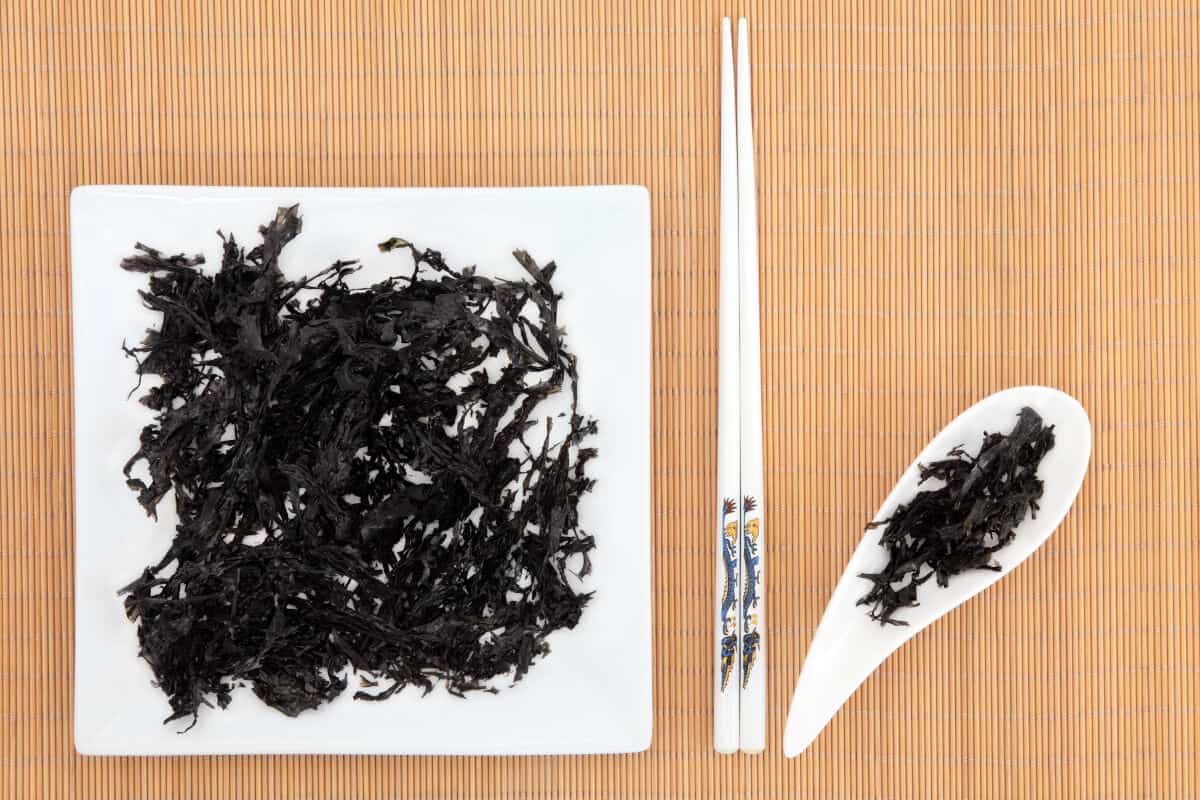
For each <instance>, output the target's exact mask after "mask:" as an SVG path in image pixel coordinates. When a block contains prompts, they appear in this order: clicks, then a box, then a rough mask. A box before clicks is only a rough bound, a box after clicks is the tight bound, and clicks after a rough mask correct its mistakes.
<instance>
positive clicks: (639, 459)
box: [71, 186, 653, 755]
mask: <svg viewBox="0 0 1200 800" xmlns="http://www.w3.org/2000/svg"><path fill="white" fill-rule="evenodd" d="M293 203H299V204H300V213H301V215H302V218H303V221H304V229H303V232H302V233H301V234H300V236H299V237H298V238H297V239H296V240H295V241H294V242H292V243H291V244H290V245H289V246H288V247H287V249H286V250H285V251H284V254H283V257H282V259H281V268H282V269H283V271H284V272H285V274H288V275H291V276H297V275H300V274H305V273H311V272H315V271H316V270H317V269H319V268H321V267H324V266H326V265H328V264H329V263H330V262H332V261H333V260H335V259H337V258H357V259H360V260H361V261H362V262H363V264H364V270H363V273H362V275H361V277H362V278H363V280H366V281H369V280H371V279H372V278H375V277H382V276H383V275H386V274H389V273H394V272H396V271H401V270H403V271H404V272H405V274H407V272H408V270H410V269H411V261H408V260H407V258H406V256H405V255H403V254H399V253H393V254H382V253H380V252H379V251H378V249H377V248H376V246H375V245H376V243H377V242H381V241H383V240H385V239H387V238H389V237H391V236H401V237H404V238H407V239H409V240H411V241H413V242H415V243H417V244H418V245H420V246H423V247H433V248H435V249H438V250H441V251H442V252H443V253H444V254H445V256H446V258H447V259H448V261H449V262H450V263H452V264H455V265H463V266H465V265H468V264H477V265H478V266H479V269H480V270H481V271H482V272H485V273H490V274H496V275H505V276H509V277H520V276H521V274H522V273H521V271H520V267H519V266H518V265H517V264H516V262H515V261H514V260H513V258H512V256H511V255H510V254H511V251H512V250H513V249H514V248H516V247H521V248H524V249H526V250H528V251H529V252H530V254H531V255H533V256H534V258H535V259H537V260H538V261H539V262H545V261H549V260H552V259H553V260H555V261H557V263H558V265H559V269H558V272H557V274H556V275H555V278H554V281H555V284H556V285H557V286H558V288H559V289H560V290H561V291H562V293H563V294H564V300H563V303H562V306H561V309H560V311H561V317H560V319H561V322H562V324H563V326H564V327H565V328H566V331H567V337H568V341H569V342H570V344H571V347H572V349H573V350H574V352H575V353H576V354H577V355H578V357H579V373H580V393H581V394H580V401H581V408H582V410H584V411H585V412H587V413H589V414H591V415H593V416H595V417H597V418H598V419H599V421H600V433H599V435H598V436H597V438H596V440H595V443H596V447H597V448H598V449H599V452H600V457H599V458H597V459H596V460H595V461H594V462H593V465H592V466H593V467H594V469H593V471H592V474H594V476H595V477H596V479H597V483H596V489H595V492H594V493H593V494H591V495H589V496H587V497H586V498H585V499H584V502H583V505H582V506H581V511H580V513H581V519H582V522H583V525H584V527H586V528H587V529H588V531H589V532H591V533H592V534H594V535H595V537H596V540H597V543H598V545H597V549H596V551H595V554H594V559H593V566H594V571H593V573H592V575H591V577H590V578H589V580H588V584H587V587H588V588H590V589H594V590H595V592H596V595H595V599H594V600H593V602H592V604H591V605H590V606H589V608H588V609H587V611H586V613H585V614H584V615H583V619H582V621H581V623H580V624H579V626H578V627H577V628H576V629H575V630H571V631H558V632H556V633H555V634H553V635H552V636H551V638H550V645H551V648H552V653H551V654H550V655H549V656H548V657H547V658H545V659H544V660H542V661H541V662H539V663H538V664H536V665H535V667H534V669H533V670H531V671H530V673H529V675H528V676H527V677H526V679H525V680H524V681H522V682H521V683H520V684H518V685H517V686H515V687H513V688H511V689H508V690H506V691H503V692H501V693H500V694H497V695H494V696H492V695H486V694H478V693H477V694H474V695H471V696H470V697H468V698H467V699H458V698H454V697H451V696H450V695H449V694H447V693H445V692H444V691H440V690H438V691H435V692H434V693H433V694H432V695H430V696H428V697H425V698H422V697H421V696H420V693H419V692H418V691H416V690H413V689H409V690H406V691H404V692H401V693H400V694H399V695H397V696H395V697H393V698H392V699H390V700H388V701H387V702H383V703H364V702H360V701H355V700H353V699H352V697H351V695H352V694H353V692H351V691H347V692H345V693H344V694H343V695H342V696H341V697H340V698H338V699H337V700H336V701H334V702H333V703H330V704H328V705H327V706H323V707H322V708H320V709H318V710H316V711H313V712H307V713H304V714H301V715H300V716H299V717H297V718H295V719H289V718H288V717H285V716H284V715H282V714H280V713H279V712H277V711H274V710H272V709H270V708H268V707H267V706H265V705H264V704H263V703H261V702H260V701H259V700H258V698H256V697H254V696H253V694H251V693H250V691H249V690H248V689H240V690H238V691H237V693H236V694H235V696H234V701H233V703H232V705H231V706H230V707H229V708H228V709H227V710H225V711H215V710H214V711H208V712H205V713H202V714H201V715H200V720H199V723H198V724H197V725H196V727H195V728H194V729H193V730H191V731H190V732H188V733H186V734H182V735H181V734H179V733H177V731H178V730H179V729H181V728H182V727H185V723H184V724H174V723H173V724H172V725H168V726H164V725H163V724H162V720H163V719H164V718H165V717H166V716H168V714H169V713H170V710H169V707H168V705H167V702H166V698H165V696H164V695H163V694H162V692H160V691H159V690H158V689H156V688H154V687H153V686H151V683H150V682H151V678H152V676H151V672H150V668H149V667H148V666H147V665H146V664H145V663H144V662H143V661H142V660H141V659H140V658H138V655H137V650H138V644H137V637H136V632H135V628H134V626H133V625H132V624H131V623H129V622H128V621H126V619H125V617H124V613H123V608H122V604H121V600H120V598H118V596H117V590H118V589H119V588H120V587H121V586H123V585H125V584H126V583H128V582H129V581H130V580H131V579H133V578H134V577H135V576H136V575H137V574H138V572H139V571H140V570H141V569H142V568H143V567H144V566H145V565H147V564H149V563H151V562H153V561H155V560H157V558H158V557H159V555H160V554H161V553H162V552H163V551H164V550H165V549H166V547H167V545H168V543H169V540H170V537H171V533H172V530H173V525H174V522H175V520H174V514H173V509H166V508H164V509H163V511H165V512H167V513H162V514H160V517H161V518H160V520H159V521H158V522H157V523H155V522H154V521H153V520H151V519H149V518H147V517H146V515H145V514H144V513H143V512H142V510H141V508H140V507H139V506H138V504H137V502H136V499H135V497H134V495H133V493H132V492H130V491H129V490H128V489H127V488H126V487H125V484H124V478H123V476H122V474H121V467H122V465H123V463H124V462H125V460H126V459H127V458H128V457H129V455H130V454H132V453H133V451H134V450H136V448H137V441H138V432H139V430H140V429H141V427H142V426H143V425H144V424H146V422H147V421H148V419H149V414H150V412H149V411H148V410H147V409H145V408H143V407H142V406H140V405H139V404H138V403H137V402H136V400H131V399H127V397H128V395H129V392H130V389H131V388H133V386H134V383H135V380H134V373H133V365H132V363H131V362H130V361H128V360H127V359H126V358H124V356H123V355H122V352H121V342H122V340H128V341H130V342H134V341H138V340H140V338H141V336H142V334H143V331H144V329H145V328H146V327H147V326H148V325H150V324H152V323H153V322H154V317H153V315H152V314H151V312H149V311H147V310H146V309H144V308H143V307H142V305H141V303H140V301H139V299H138V295H137V290H138V289H139V288H141V287H143V286H144V285H145V276H143V275H135V274H130V273H125V272H123V271H122V270H121V269H120V268H119V267H118V264H119V262H120V260H121V258H122V257H123V256H125V255H127V254H129V253H130V252H132V248H133V245H134V242H135V241H139V240H140V241H142V242H145V243H146V244H148V245H150V246H153V247H156V248H159V249H161V250H163V251H169V252H181V251H182V252H186V253H195V252H201V253H204V254H205V255H206V256H207V258H208V265H209V268H212V267H213V265H216V264H219V263H220V240H219V239H218V238H217V234H216V232H217V229H218V228H220V229H222V230H224V231H225V232H226V233H233V234H235V235H236V236H237V238H238V239H239V241H242V242H246V243H253V242H255V241H257V234H256V228H257V226H258V225H259V224H261V223H263V222H265V221H267V220H269V219H270V218H271V217H272V216H273V215H274V212H275V209H276V207H278V206H280V205H291V204H293ZM71 237H72V264H71V272H72V284H73V296H74V309H73V315H74V319H73V323H74V337H75V359H74V365H75V442H76V459H75V473H76V482H75V485H76V515H75V518H76V560H75V564H76V581H75V598H74V601H75V614H76V630H75V643H76V646H75V670H76V675H75V742H76V747H77V749H78V750H79V751H80V752H82V753H85V754H90V755H99V754H135V755H154V754H163V755H165V754H205V753H392V754H410V753H411V754H418V753H428V754H456V753H463V754H491V755H495V754H517V753H523V754H538V753H612V752H629V751H636V750H643V749H645V748H646V747H648V746H649V744H650V734H651V723H652V719H653V710H652V704H651V680H652V674H653V667H652V662H651V607H650V601H651V593H650V297H651V296H650V204H649V196H648V194H647V192H646V190H645V189H643V188H641V187H634V186H623V187H622V186H609V187H587V188H543V189H314V188H233V187H220V188H213V187H148V186H89V187H83V188H80V189H76V190H75V192H74V193H73V194H72V197H71ZM165 505H167V504H164V506H165Z"/></svg>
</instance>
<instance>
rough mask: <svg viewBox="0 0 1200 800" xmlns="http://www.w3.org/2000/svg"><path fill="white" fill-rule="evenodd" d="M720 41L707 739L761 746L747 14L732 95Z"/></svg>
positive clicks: (729, 48) (729, 49)
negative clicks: (713, 598) (713, 558)
mask: <svg viewBox="0 0 1200 800" xmlns="http://www.w3.org/2000/svg"><path fill="white" fill-rule="evenodd" d="M721 46H722V51H721V207H720V208H721V221H720V234H721V264H720V294H721V300H720V313H721V317H720V333H719V336H720V353H719V366H718V372H719V391H720V394H719V396H718V433H717V491H718V495H719V503H718V525H717V565H718V567H717V596H718V598H719V602H718V606H717V615H716V616H717V625H716V637H715V639H716V653H717V661H716V669H715V670H714V713H713V746H714V748H715V749H716V750H717V751H718V752H722V753H732V752H735V751H736V750H738V749H740V750H741V751H742V752H745V753H759V752H762V750H763V749H764V747H765V744H766V659H765V649H764V630H763V623H764V614H763V611H764V608H763V569H762V568H763V563H762V554H763V543H764V540H763V534H764V526H763V497H762V495H763V467H762V392H761V387H760V383H761V365H760V361H759V350H760V342H759V308H758V225H757V218H758V217H757V210H756V206H755V195H754V191H755V188H754V134H753V128H752V124H751V113H750V43H749V33H748V30H747V26H746V20H745V19H744V18H743V19H739V20H738V58H737V76H736V96H735V80H734V76H733V74H732V73H733V42H732V35H731V29H730V23H729V19H728V18H726V19H724V20H722V23H721ZM731 590H733V594H734V597H731V596H730V593H731ZM731 614H733V615H734V616H735V620H734V621H733V622H731V621H730V615H731ZM735 690H736V694H737V697H736V698H734V697H733V695H734V693H735ZM734 720H736V724H735V723H734Z"/></svg>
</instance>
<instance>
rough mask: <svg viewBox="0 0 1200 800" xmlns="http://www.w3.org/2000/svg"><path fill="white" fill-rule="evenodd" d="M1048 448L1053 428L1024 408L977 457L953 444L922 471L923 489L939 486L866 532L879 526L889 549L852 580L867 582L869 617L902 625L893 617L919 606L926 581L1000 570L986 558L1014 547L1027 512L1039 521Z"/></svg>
mask: <svg viewBox="0 0 1200 800" xmlns="http://www.w3.org/2000/svg"><path fill="white" fill-rule="evenodd" d="M1052 447H1054V426H1053V425H1049V426H1047V425H1044V424H1043V422H1042V418H1041V416H1040V415H1039V414H1038V413H1037V412H1036V411H1034V410H1033V409H1031V408H1022V409H1021V411H1020V413H1019V414H1018V415H1017V424H1016V426H1015V427H1014V428H1013V429H1012V431H1011V432H1009V433H1008V434H1003V433H988V434H985V435H984V438H983V446H982V447H981V448H980V450H979V454H978V455H976V456H974V457H972V456H971V455H969V454H968V453H967V452H966V451H965V450H963V448H962V447H961V446H959V447H956V448H954V449H953V450H951V451H950V452H949V453H948V454H947V457H946V458H945V459H943V460H941V461H935V462H933V463H932V464H927V465H926V464H922V465H920V471H921V483H924V482H925V481H927V480H929V479H931V478H933V479H936V480H940V481H943V482H944V485H943V486H941V487H940V488H937V489H931V490H926V491H921V492H918V493H917V495H916V496H915V497H913V499H912V500H910V501H909V502H908V503H903V504H901V505H899V506H897V507H896V511H895V512H894V513H893V514H892V515H891V516H890V517H888V518H887V519H882V520H878V521H876V522H872V523H871V524H870V525H868V526H867V528H868V529H871V528H879V527H882V528H883V535H882V536H881V537H880V540H879V543H880V544H881V545H882V546H883V547H885V548H886V549H887V551H888V563H887V566H885V567H884V568H883V570H882V571H880V572H875V573H862V574H860V575H859V576H858V577H860V578H865V579H866V580H869V581H870V582H871V583H872V588H871V591H869V592H868V593H867V594H866V595H864V596H863V597H862V598H861V599H860V600H859V601H858V604H859V605H865V606H870V612H869V613H870V616H871V619H873V620H877V621H878V622H879V623H880V624H886V625H907V624H908V623H907V622H905V621H904V620H901V619H897V618H896V617H895V614H896V611H897V610H898V609H900V608H903V607H906V606H916V605H918V603H917V592H918V589H919V587H920V586H921V584H923V583H925V582H926V581H928V580H929V579H930V578H932V577H934V576H936V577H937V583H938V585H939V586H947V585H949V582H950V577H951V576H952V575H957V574H959V573H961V572H966V571H967V570H973V569H990V570H999V569H1000V565H999V564H998V563H997V562H996V561H995V559H993V558H992V554H993V553H995V552H996V551H997V550H999V549H1001V548H1002V547H1004V546H1005V545H1007V544H1008V543H1009V542H1011V541H1012V539H1013V536H1014V535H1015V529H1016V527H1017V526H1018V525H1020V524H1021V521H1022V520H1024V519H1025V514H1026V513H1027V512H1028V513H1032V514H1033V516H1034V517H1036V516H1037V510H1038V503H1037V501H1038V500H1039V499H1040V498H1041V496H1042V481H1041V479H1040V478H1038V477H1037V468H1038V464H1039V463H1040V462H1041V460H1042V456H1044V455H1045V454H1046V453H1047V452H1048V451H1049V450H1050V449H1051V448H1052Z"/></svg>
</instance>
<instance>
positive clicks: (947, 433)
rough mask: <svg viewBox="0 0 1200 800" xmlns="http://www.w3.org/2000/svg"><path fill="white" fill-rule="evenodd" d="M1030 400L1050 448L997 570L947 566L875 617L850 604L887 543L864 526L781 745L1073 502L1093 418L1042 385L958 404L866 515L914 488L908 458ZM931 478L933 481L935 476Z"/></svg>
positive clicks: (1013, 560) (1012, 563)
mask: <svg viewBox="0 0 1200 800" xmlns="http://www.w3.org/2000/svg"><path fill="white" fill-rule="evenodd" d="M1024 406H1029V407H1030V408H1032V409H1033V410H1034V411H1036V412H1038V413H1039V414H1041V415H1042V419H1043V420H1044V421H1045V423H1046V424H1047V425H1054V435H1055V444H1054V448H1053V449H1052V450H1051V451H1050V452H1048V453H1047V454H1046V455H1045V457H1044V458H1043V459H1042V462H1041V465H1040V466H1039V467H1038V475H1039V476H1040V477H1041V478H1042V480H1043V481H1044V483H1045V492H1044V493H1043V495H1042V499H1041V500H1040V501H1039V503H1038V504H1039V505H1040V506H1041V509H1040V510H1039V511H1038V515H1037V519H1033V518H1032V517H1029V516H1026V518H1025V521H1024V522H1022V523H1021V525H1019V526H1018V527H1017V530H1016V537H1015V538H1014V539H1013V541H1012V542H1010V543H1009V544H1008V546H1006V547H1005V548H1003V549H1002V550H1000V551H999V552H997V553H996V560H997V561H999V562H1000V564H1001V565H1002V567H1003V569H1002V570H1001V571H1000V572H992V571H989V570H975V571H972V572H966V573H962V574H960V575H955V576H954V577H953V578H951V579H950V585H949V586H947V587H945V588H942V587H940V586H938V585H937V583H936V582H935V581H929V582H928V583H926V584H924V585H923V586H922V587H921V592H920V596H919V602H920V605H919V606H916V607H913V608H904V609H901V610H900V611H899V612H897V617H898V618H900V619H903V620H905V621H906V622H908V626H907V627H903V626H896V625H880V624H879V623H878V622H874V621H872V620H871V619H870V618H869V617H868V616H867V609H866V608H865V607H863V606H859V605H856V603H857V602H858V599H859V598H860V597H862V596H863V595H864V594H865V593H866V592H867V590H868V589H870V584H869V583H868V582H867V581H866V580H864V579H862V578H859V577H858V574H859V573H861V572H878V571H879V570H880V568H881V567H882V566H883V565H884V564H886V563H887V552H886V551H885V550H884V548H883V547H881V546H880V544H879V535H880V533H881V531H880V530H871V531H867V532H866V534H865V535H864V536H863V539H862V542H861V543H860V544H859V546H858V549H857V550H855V551H854V555H853V556H851V557H850V563H849V564H848V565H847V566H846V571H845V573H843V574H842V579H841V580H840V581H839V582H838V585H837V587H836V588H835V589H834V590H833V596H832V597H831V598H830V600H829V606H828V607H827V608H826V609H825V616H824V617H823V618H822V619H821V624H820V626H819V627H818V628H817V633H816V635H815V636H813V641H812V645H811V646H810V647H809V650H808V657H807V658H806V659H805V660H804V668H803V669H802V670H801V672H800V680H799V681H798V682H797V684H796V693H795V694H794V695H793V696H792V707H791V711H790V712H788V720H787V728H786V730H785V731H784V735H783V751H784V753H786V754H787V755H788V756H789V757H793V756H797V755H799V754H800V753H802V752H804V750H805V749H806V748H807V747H808V746H809V745H810V744H812V741H813V740H814V739H816V738H817V734H819V733H820V732H821V731H822V730H823V729H824V727H825V726H826V725H827V724H828V723H829V720H830V719H832V718H833V715H834V714H835V713H837V710H838V709H839V708H841V707H842V704H843V703H845V702H846V700H847V699H849V697H850V695H852V694H853V693H854V690H855V689H857V688H858V687H859V685H860V684H862V682H863V681H865V680H866V679H867V677H868V676H869V675H870V674H871V673H872V672H874V671H875V668H876V667H878V666H879V665H880V664H881V663H883V660H884V659H885V658H887V657H888V656H889V655H891V653H892V652H893V651H894V650H896V649H897V648H898V647H900V645H902V644H904V643H905V642H907V641H908V640H909V639H911V638H912V637H913V636H915V635H916V634H917V633H919V632H920V631H921V630H922V629H924V628H925V627H926V626H927V625H929V623H931V622H933V621H934V620H936V619H937V618H938V617H940V616H942V615H943V614H945V613H947V612H949V611H951V610H952V609H954V608H955V607H956V606H958V605H959V604H960V603H962V602H964V601H966V600H968V599H969V598H970V597H972V596H973V595H976V594H978V593H979V592H981V591H983V590H984V589H986V588H987V587H989V586H991V585H992V584H993V583H995V582H996V581H998V580H1000V579H1001V578H1002V577H1004V576H1005V575H1007V574H1008V573H1009V572H1011V571H1012V570H1013V568H1014V567H1016V566H1017V565H1018V564H1020V563H1021V562H1022V561H1024V560H1025V559H1026V558H1028V557H1029V556H1030V555H1031V554H1032V553H1033V551H1034V550H1037V549H1038V548H1039V547H1040V546H1041V545H1042V543H1043V542H1045V541H1046V539H1047V538H1049V536H1050V534H1051V533H1053V532H1054V529H1055V528H1057V527H1058V524H1059V523H1060V522H1062V519H1063V517H1064V516H1066V513H1067V510H1068V509H1069V508H1070V507H1071V504H1072V503H1073V502H1074V501H1075V496H1076V495H1077V494H1078V493H1079V487H1080V485H1081V484H1082V483H1083V475H1084V473H1085V472H1086V471H1087V465H1088V459H1089V458H1090V457H1091V453H1092V425H1091V421H1090V420H1089V419H1088V415H1087V412H1086V411H1084V410H1083V406H1081V405H1079V402H1078V401H1077V400H1075V398H1073V397H1071V396H1070V395H1069V394H1065V393H1063V392H1060V391H1058V390H1057V389H1050V388H1048V387H1045V386H1019V387H1016V388H1013V389H1006V390H1004V391H1002V392H997V393H996V394H993V395H991V396H989V397H986V398H984V399H983V400H981V401H979V402H978V403H976V404H975V405H973V406H971V407H970V408H968V409H967V410H966V411H964V412H963V413H962V414H961V415H959V417H958V418H957V419H955V420H954V421H953V422H951V423H950V424H949V425H947V426H946V427H945V428H944V429H943V430H942V432H941V433H939V434H938V435H937V436H936V437H934V439H933V441H932V442H930V443H929V445H928V446H927V447H926V448H925V449H924V450H923V451H922V452H921V454H920V455H919V456H917V460H916V461H914V462H913V463H912V465H911V466H910V467H909V468H908V470H907V471H906V472H905V473H904V475H903V476H901V478H900V481H899V483H897V484H896V488H895V489H893V490H892V493H891V494H890V495H888V498H887V500H885V501H884V502H883V506H882V507H881V508H880V509H879V513H878V514H876V515H875V516H874V519H884V518H885V517H888V516H890V515H891V514H892V512H893V510H894V509H895V508H896V506H897V505H899V504H900V503H902V502H906V501H907V500H909V499H910V498H912V496H913V495H914V494H916V492H917V491H918V482H919V480H920V476H919V474H918V471H917V465H918V464H920V463H928V462H930V461H933V460H936V459H939V458H944V457H945V455H946V453H947V452H949V451H950V450H951V449H952V448H954V447H955V446H956V445H963V446H964V448H965V449H966V450H967V452H969V453H975V452H978V450H979V445H980V443H981V442H982V441H983V435H984V433H985V432H988V433H996V432H999V433H1007V432H1008V431H1010V430H1012V428H1013V426H1014V425H1015V424H1016V422H1017V412H1018V411H1020V410H1021V408H1022V407H1024ZM935 485H936V484H935Z"/></svg>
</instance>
